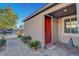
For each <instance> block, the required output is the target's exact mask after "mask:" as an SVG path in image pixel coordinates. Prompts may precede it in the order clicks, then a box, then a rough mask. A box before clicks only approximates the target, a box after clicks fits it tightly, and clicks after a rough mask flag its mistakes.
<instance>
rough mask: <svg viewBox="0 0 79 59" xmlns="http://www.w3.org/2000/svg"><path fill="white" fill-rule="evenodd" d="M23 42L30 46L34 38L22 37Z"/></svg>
mask: <svg viewBox="0 0 79 59" xmlns="http://www.w3.org/2000/svg"><path fill="white" fill-rule="evenodd" d="M21 40H22V41H23V42H24V43H27V44H30V42H31V40H32V37H31V36H22V37H21Z"/></svg>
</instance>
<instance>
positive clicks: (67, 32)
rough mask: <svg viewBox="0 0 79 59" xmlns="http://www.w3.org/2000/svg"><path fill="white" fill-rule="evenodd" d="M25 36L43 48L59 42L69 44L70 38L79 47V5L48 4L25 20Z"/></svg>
mask: <svg viewBox="0 0 79 59" xmlns="http://www.w3.org/2000/svg"><path fill="white" fill-rule="evenodd" d="M24 34H25V35H26V36H27V35H30V36H31V37H32V39H34V40H39V41H40V42H41V43H42V46H46V45H49V44H54V43H57V42H58V41H60V42H63V43H66V44H68V43H69V40H70V38H72V40H73V43H74V44H75V45H77V46H79V4H76V3H53V4H47V5H46V6H45V7H43V8H42V9H40V10H38V11H37V12H35V13H34V14H32V15H30V16H29V17H27V18H26V19H25V21H24Z"/></svg>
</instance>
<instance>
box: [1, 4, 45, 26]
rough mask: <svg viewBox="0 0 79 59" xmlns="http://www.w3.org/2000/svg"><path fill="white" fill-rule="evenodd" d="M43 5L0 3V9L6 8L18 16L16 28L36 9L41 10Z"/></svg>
mask: <svg viewBox="0 0 79 59" xmlns="http://www.w3.org/2000/svg"><path fill="white" fill-rule="evenodd" d="M45 5H46V4H44V3H0V8H7V7H8V6H9V7H11V8H12V9H13V11H14V12H15V13H16V14H17V15H18V16H19V19H18V21H17V24H16V25H17V27H19V26H20V25H21V24H23V22H22V21H23V20H24V19H25V17H27V16H29V15H31V14H32V13H34V12H35V11H37V10H38V9H40V8H42V7H43V6H45Z"/></svg>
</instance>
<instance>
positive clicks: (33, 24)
mask: <svg viewBox="0 0 79 59" xmlns="http://www.w3.org/2000/svg"><path fill="white" fill-rule="evenodd" d="M42 19H43V16H40V15H37V16H35V17H33V18H32V19H30V20H28V21H26V22H25V23H24V34H25V35H26V36H27V35H30V36H31V37H32V39H33V40H39V41H41V42H42V36H43V33H42V31H43V28H42V27H43V24H42V22H43V21H42Z"/></svg>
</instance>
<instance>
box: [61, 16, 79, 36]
mask: <svg viewBox="0 0 79 59" xmlns="http://www.w3.org/2000/svg"><path fill="white" fill-rule="evenodd" d="M75 17H76V18H77V15H71V16H67V17H63V18H62V35H64V36H71V37H79V34H75V33H74V34H73V33H64V20H65V19H69V18H70V19H71V18H75ZM77 21H78V20H77Z"/></svg>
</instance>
